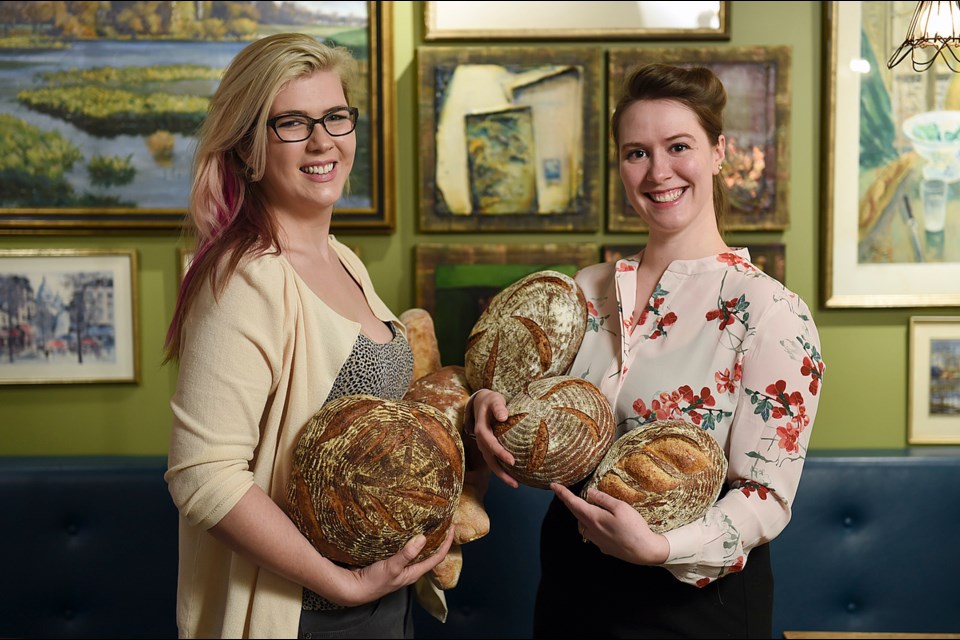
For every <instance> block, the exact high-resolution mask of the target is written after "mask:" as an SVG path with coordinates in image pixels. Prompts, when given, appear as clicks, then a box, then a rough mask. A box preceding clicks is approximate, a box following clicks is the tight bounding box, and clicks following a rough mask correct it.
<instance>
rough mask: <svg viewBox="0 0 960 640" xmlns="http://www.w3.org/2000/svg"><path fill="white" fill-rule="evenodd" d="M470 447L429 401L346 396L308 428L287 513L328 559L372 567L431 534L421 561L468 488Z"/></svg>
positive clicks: (290, 488)
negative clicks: (465, 486) (413, 540)
mask: <svg viewBox="0 0 960 640" xmlns="http://www.w3.org/2000/svg"><path fill="white" fill-rule="evenodd" d="M463 475H464V454H463V444H462V443H461V441H460V436H459V434H458V433H457V432H456V431H455V429H454V427H453V425H452V423H451V422H450V420H449V418H447V416H446V415H444V414H443V413H442V412H441V411H440V410H439V409H436V408H434V407H431V406H430V405H427V404H423V403H420V402H412V401H404V400H397V401H393V400H384V399H381V398H376V397H374V396H369V395H352V396H344V397H342V398H337V399H335V400H332V401H331V402H329V403H327V404H326V405H324V407H323V408H322V409H321V410H320V411H318V412H317V413H316V414H315V415H314V416H313V417H312V418H311V419H310V420H309V421H308V423H307V425H306V426H305V427H304V430H303V433H302V435H301V437H300V440H299V442H298V444H297V447H296V449H295V451H294V462H293V472H292V474H291V478H290V482H289V485H288V490H287V513H288V515H289V516H290V518H291V520H293V522H294V523H295V524H296V525H297V527H298V528H299V529H300V531H301V532H302V533H303V534H304V536H306V538H307V539H308V540H310V542H311V543H312V544H313V546H314V547H315V548H316V549H317V550H318V551H319V552H320V553H321V554H323V555H324V556H325V557H327V558H329V559H331V560H334V561H337V562H343V563H346V564H350V565H357V566H366V565H368V564H372V563H373V562H376V561H378V560H382V559H384V558H387V557H389V556H392V555H394V554H395V553H397V552H398V551H399V550H400V549H401V548H402V547H403V546H404V544H406V543H407V541H409V540H410V538H412V537H414V536H415V535H417V534H420V533H422V534H423V535H424V536H426V538H427V542H426V544H425V545H424V547H423V550H422V551H421V552H420V554H419V556H418V559H423V558H426V557H428V556H429V555H431V554H432V553H433V552H434V551H436V550H437V549H438V548H439V547H440V546H441V545H442V544H443V541H444V538H445V536H446V532H447V529H448V528H449V526H450V523H451V521H452V518H453V513H454V510H455V508H456V506H457V504H458V502H459V498H460V493H461V492H462V490H463Z"/></svg>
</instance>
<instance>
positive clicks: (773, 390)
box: [767, 380, 787, 398]
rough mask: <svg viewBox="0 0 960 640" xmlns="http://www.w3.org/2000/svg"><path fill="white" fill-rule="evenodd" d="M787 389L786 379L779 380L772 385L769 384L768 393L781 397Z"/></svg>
mask: <svg viewBox="0 0 960 640" xmlns="http://www.w3.org/2000/svg"><path fill="white" fill-rule="evenodd" d="M786 390H787V381H786V380H777V381H776V382H774V383H773V384H771V385H767V394H768V395H771V396H774V397H776V398H779V397H780V396H781V395H783V392H784V391H786Z"/></svg>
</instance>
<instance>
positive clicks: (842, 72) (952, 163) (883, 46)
mask: <svg viewBox="0 0 960 640" xmlns="http://www.w3.org/2000/svg"><path fill="white" fill-rule="evenodd" d="M915 8H916V3H915V2H853V1H850V2H826V3H824V9H823V19H824V26H823V33H824V40H825V44H826V49H825V56H824V65H825V67H824V72H823V80H824V91H823V98H824V100H823V115H822V121H823V142H822V147H823V154H824V155H823V162H822V171H823V174H822V179H821V183H822V185H823V188H822V190H821V193H822V197H823V202H822V206H821V210H822V221H821V225H820V227H821V234H822V241H821V251H822V267H821V278H822V284H821V287H820V289H821V293H822V299H823V304H824V306H826V307H833V308H845V307H878V308H879V307H940V306H957V305H960V287H958V286H957V283H958V282H960V243H958V242H957V241H956V239H957V238H958V237H960V160H958V159H957V157H956V151H955V150H953V149H952V148H951V147H949V146H939V147H938V146H936V145H932V146H927V144H926V143H925V142H924V141H922V140H919V139H917V136H918V135H923V134H924V132H925V131H927V130H930V127H936V128H937V129H939V130H942V131H943V132H944V137H947V135H948V134H949V135H950V136H952V134H953V129H954V125H957V127H960V123H952V124H950V123H949V122H948V120H942V121H940V122H937V119H939V118H941V116H944V117H946V118H948V119H949V117H950V114H951V113H952V112H953V111H955V110H960V80H958V76H957V74H955V73H953V72H951V71H950V70H949V69H948V68H947V67H946V66H945V65H943V63H942V62H938V63H937V64H935V65H933V67H931V68H930V69H929V70H928V71H926V72H924V73H917V72H916V71H914V70H913V69H912V68H911V65H910V63H909V62H904V63H901V64H900V65H898V66H896V67H894V68H893V69H888V68H887V66H886V61H887V59H888V57H889V56H890V54H891V53H892V52H893V51H894V50H895V49H896V47H897V46H898V45H899V44H900V43H901V42H902V39H903V36H904V34H905V33H906V31H907V24H908V23H909V20H910V18H911V16H912V14H913V11H914V9H915ZM861 44H863V46H861ZM948 125H949V126H948ZM911 136H913V137H914V138H915V141H912V140H911ZM924 156H927V157H924ZM927 188H930V189H931V190H930V191H929V192H927V193H930V194H935V191H936V190H937V189H939V195H940V197H939V199H934V198H932V197H930V198H925V196H924V192H925V191H924V190H926V189H927Z"/></svg>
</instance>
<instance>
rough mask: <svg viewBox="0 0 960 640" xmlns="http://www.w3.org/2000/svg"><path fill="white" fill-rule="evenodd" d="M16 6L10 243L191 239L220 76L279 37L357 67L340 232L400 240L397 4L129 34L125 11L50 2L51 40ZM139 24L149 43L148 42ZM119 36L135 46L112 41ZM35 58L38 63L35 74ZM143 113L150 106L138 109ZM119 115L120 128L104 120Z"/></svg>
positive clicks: (9, 17)
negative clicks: (243, 52)
mask: <svg viewBox="0 0 960 640" xmlns="http://www.w3.org/2000/svg"><path fill="white" fill-rule="evenodd" d="M17 4H18V6H19V8H17V9H14V10H13V11H12V12H10V11H8V12H6V14H5V15H4V17H0V26H3V27H4V29H2V32H3V35H2V36H0V45H3V46H0V98H2V100H0V102H2V103H3V104H4V105H7V106H4V107H2V108H0V128H3V129H4V130H5V131H8V132H9V133H10V135H7V136H5V137H4V138H0V157H4V156H7V157H17V158H20V157H21V156H22V158H20V159H19V160H18V161H17V163H16V164H15V165H14V166H12V167H6V168H5V169H4V170H3V171H0V234H20V235H22V234H36V235H43V234H58V235H63V234H118V233H128V232H138V233H139V232H142V233H158V234H167V233H172V232H176V231H179V230H180V229H181V227H182V222H183V218H184V215H185V213H186V210H187V206H188V196H189V192H190V186H191V185H190V181H191V174H192V166H191V164H192V155H193V142H194V141H195V131H196V129H197V127H198V126H199V123H200V122H201V121H202V119H203V117H204V115H205V113H206V104H207V101H208V99H209V96H210V95H212V93H213V91H214V89H215V87H216V84H217V82H218V81H219V72H220V71H222V69H223V68H224V67H225V66H226V65H227V64H228V63H229V61H230V60H231V59H232V58H233V56H234V55H235V54H236V53H237V52H238V51H239V50H240V49H241V48H243V46H245V45H246V44H248V43H249V42H250V41H251V40H253V39H254V38H256V37H261V36H263V35H267V34H269V33H273V32H276V31H300V32H305V33H310V34H313V35H315V36H316V37H318V38H322V39H324V40H326V41H330V42H332V43H335V44H340V45H343V46H346V47H347V48H349V49H350V50H351V51H352V52H353V53H354V56H355V57H356V58H357V60H358V62H359V66H360V71H361V73H360V77H359V78H358V81H357V83H356V87H355V90H354V93H353V95H352V96H351V99H352V101H353V102H354V104H355V105H356V106H357V107H359V108H360V119H359V121H358V124H357V141H358V148H357V158H356V160H355V163H354V168H353V171H352V174H351V185H352V193H347V194H345V196H344V198H343V199H342V201H341V203H340V206H338V208H337V211H336V215H335V216H334V218H333V222H332V227H333V229H334V230H356V231H368V232H390V231H392V230H393V229H394V227H395V211H394V209H395V193H394V190H395V186H394V183H395V180H394V175H395V168H394V122H395V120H396V114H395V109H396V105H395V102H396V99H395V82H394V79H393V18H392V16H393V7H392V3H389V2H364V3H347V4H350V5H353V7H354V8H355V9H356V12H354V13H351V14H350V15H343V14H342V12H340V13H338V14H337V15H332V14H330V13H329V11H327V10H325V8H324V7H323V5H324V3H300V6H299V8H298V9H297V10H296V11H287V12H283V11H280V10H279V9H278V10H277V11H276V12H275V15H272V16H269V17H268V16H264V15H262V14H261V15H259V17H258V18H256V19H254V18H252V17H250V16H245V17H243V18H242V19H236V20H226V19H224V18H223V17H220V16H219V14H218V12H226V11H227V10H228V7H226V5H228V4H230V3H221V2H213V3H205V4H206V5H207V11H206V13H205V14H204V15H203V16H202V17H201V16H198V15H197V14H196V13H195V12H192V11H191V9H190V7H191V6H192V5H190V3H187V4H182V5H178V6H177V7H176V8H175V10H176V11H177V12H178V13H177V16H178V20H177V21H173V20H169V21H166V22H164V21H158V22H157V23H154V22H149V25H148V23H147V21H141V22H139V23H137V22H135V21H133V20H127V21H126V22H123V24H122V25H119V26H118V24H115V22H117V21H122V20H124V18H123V17H122V16H120V15H118V13H117V12H118V11H119V9H116V10H115V11H114V10H110V9H109V8H108V9H106V10H104V11H97V12H92V13H91V12H85V13H84V12H82V11H80V10H81V9H83V5H87V4H92V3H76V2H49V3H45V5H46V8H45V9H44V10H47V11H50V12H51V15H57V16H58V19H57V20H56V21H55V22H53V21H51V22H50V23H49V25H48V26H47V25H46V23H45V26H44V29H42V30H39V29H37V30H35V29H33V28H32V26H36V25H37V24H39V23H38V22H36V19H35V18H34V17H31V16H28V15H21V14H24V13H25V12H29V11H31V10H32V9H31V6H32V5H34V4H35V3H17ZM308 5H309V6H308ZM38 10H39V9H38ZM77 12H79V13H77ZM75 13H76V15H74V14H75ZM224 15H226V14H225V13H224ZM168 23H169V24H168ZM138 24H140V25H141V27H140V28H142V29H143V30H144V31H143V32H137V31H136V29H137V28H138V27H137V25H138ZM175 25H176V26H175ZM121 27H122V29H121ZM70 29H73V31H70ZM118 29H119V30H120V32H124V33H126V32H127V31H131V30H132V31H133V33H131V34H130V37H127V38H124V39H121V38H111V37H110V34H111V33H116V32H117V31H118ZM154 29H160V30H161V31H162V33H154V32H153V30H154ZM164 29H165V31H164ZM174 29H180V30H181V31H182V34H181V33H179V32H175V31H174ZM124 30H126V31H124ZM147 30H149V32H148V31H147ZM221 32H222V33H221ZM77 33H81V34H83V35H82V36H77V35H76V34H77ZM195 33H205V34H207V35H206V36H205V37H203V38H200V37H199V36H197V35H195ZM190 34H194V35H190ZM214 34H219V35H214ZM67 48H69V49H70V52H69V54H67V53H65V52H64V50H65V49H67ZM23 50H28V51H29V53H30V56H29V60H30V62H28V63H24V62H23V60H24V58H23ZM41 69H42V70H43V71H44V73H43V74H39V73H38V70H41ZM49 69H53V70H54V71H53V73H50V72H49ZM111 96H112V97H111ZM141 100H142V101H145V102H147V103H148V106H147V107H144V108H143V109H138V108H136V107H128V106H126V105H128V104H129V103H137V102H138V101H141ZM155 104H163V105H166V106H165V107H163V108H164V109H166V110H165V111H158V110H157V109H158V108H157V107H155V106H153V105H155ZM89 105H95V106H96V109H93V108H90V106H89ZM114 105H116V109H117V111H116V114H119V115H110V114H107V115H104V114H103V113H101V111H102V109H103V108H113V106H114ZM123 109H133V112H135V113H136V114H138V115H137V117H133V116H132V115H130V114H128V113H127V112H126V111H123ZM4 140H6V145H8V146H9V148H6V147H5V143H4ZM25 148H30V149H31V150H32V153H31V155H29V156H28V155H27V154H25V153H23V149H25ZM0 167H2V165H0Z"/></svg>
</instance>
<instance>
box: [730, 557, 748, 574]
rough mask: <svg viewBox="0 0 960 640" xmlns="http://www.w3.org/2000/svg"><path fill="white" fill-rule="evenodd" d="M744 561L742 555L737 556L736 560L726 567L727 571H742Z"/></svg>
mask: <svg viewBox="0 0 960 640" xmlns="http://www.w3.org/2000/svg"><path fill="white" fill-rule="evenodd" d="M744 561H745V558H744V557H743V556H740V557H739V558H737V561H736V562H734V563H733V564H732V565H730V566H729V567H727V571H729V572H730V573H739V572H740V571H743V563H744Z"/></svg>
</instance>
